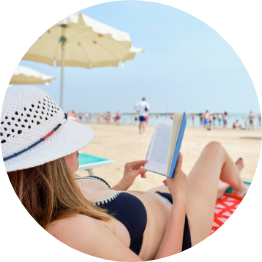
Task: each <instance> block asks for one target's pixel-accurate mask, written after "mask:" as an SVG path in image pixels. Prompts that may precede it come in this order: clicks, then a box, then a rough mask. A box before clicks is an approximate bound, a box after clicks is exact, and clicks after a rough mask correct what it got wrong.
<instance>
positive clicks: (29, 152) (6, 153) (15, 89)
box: [0, 86, 94, 172]
mask: <svg viewBox="0 0 262 262" xmlns="http://www.w3.org/2000/svg"><path fill="white" fill-rule="evenodd" d="M93 136H94V135H93V131H92V130H91V129H90V128H89V127H88V126H85V125H83V124H79V123H76V122H74V121H72V120H70V119H67V115H66V114H65V113H64V112H63V110H62V109H61V108H59V106H58V105H57V104H56V103H55V102H54V100H53V99H52V98H51V97H50V96H49V95H48V94H46V93H45V92H44V91H42V90H41V89H39V88H36V87H33V86H10V87H8V89H7V91H6V95H5V99H4V103H3V107H2V114H1V125H0V140H1V148H2V155H3V160H4V163H5V167H6V170H7V172H9V171H15V170H20V169H26V168H30V167H34V166H39V165H42V164H44V163H47V162H50V161H53V160H55V159H58V158H60V157H63V156H66V155H69V154H71V153H73V152H75V151H77V150H79V149H81V148H83V147H85V146H86V145H87V144H88V143H90V142H91V140H92V139H93Z"/></svg>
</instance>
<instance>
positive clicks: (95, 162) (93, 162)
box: [78, 153, 115, 176]
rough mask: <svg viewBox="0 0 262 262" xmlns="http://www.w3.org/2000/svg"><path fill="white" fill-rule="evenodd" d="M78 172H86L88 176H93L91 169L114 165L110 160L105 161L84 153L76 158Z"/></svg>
mask: <svg viewBox="0 0 262 262" xmlns="http://www.w3.org/2000/svg"><path fill="white" fill-rule="evenodd" d="M78 162H79V168H78V171H79V170H87V171H88V172H89V175H90V176H94V172H93V168H96V167H101V166H108V165H112V164H114V163H115V161H114V160H112V159H106V158H102V157H98V156H93V155H88V154H85V153H81V154H79V157H78Z"/></svg>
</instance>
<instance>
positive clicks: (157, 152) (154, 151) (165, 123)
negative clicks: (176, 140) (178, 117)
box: [144, 119, 172, 175]
mask: <svg viewBox="0 0 262 262" xmlns="http://www.w3.org/2000/svg"><path fill="white" fill-rule="evenodd" d="M171 133H172V121H171V120H166V119H163V120H159V121H158V122H157V124H156V125H155V129H154V133H153V136H152V139H151V144H150V146H149V150H148V154H147V157H146V159H147V160H148V163H147V164H145V166H144V168H145V169H147V170H149V171H152V172H155V173H158V174H162V175H165V174H166V169H167V162H168V151H169V146H170V141H171Z"/></svg>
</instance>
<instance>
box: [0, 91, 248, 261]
mask: <svg viewBox="0 0 262 262" xmlns="http://www.w3.org/2000/svg"><path fill="white" fill-rule="evenodd" d="M0 135H1V146H2V153H3V159H4V163H5V167H6V170H7V172H8V176H9V179H10V181H11V183H12V185H13V187H14V190H15V192H16V194H17V195H18V197H19V199H20V200H21V202H22V204H23V205H24V206H25V208H26V209H27V210H28V212H29V213H30V214H31V215H32V216H33V217H34V219H35V220H36V221H37V222H38V223H39V224H40V225H41V226H42V227H43V228H45V229H46V230H47V231H48V232H49V233H50V234H51V235H53V236H54V237H56V238H57V239H58V240H60V241H62V242H63V243H65V244H66V245H68V246H70V247H72V248H75V249H76V250H79V251H81V252H83V253H86V254H89V255H92V256H96V257H100V258H104V259H108V260H115V261H145V260H152V259H158V258H163V257H166V256H170V255H173V254H176V253H178V252H181V251H182V250H186V249H187V248H190V247H191V246H194V245H196V244H197V243H199V242H200V241H202V240H204V239H205V238H206V237H208V236H209V234H210V231H211V226H212V222H213V214H214V206H215V202H216V199H217V197H221V196H222V195H223V193H224V192H225V190H226V189H227V188H228V187H229V185H230V186H232V187H233V188H234V190H235V192H234V193H235V194H238V195H243V194H245V193H246V191H247V189H246V188H245V187H244V184H243V182H242V180H241V179H240V176H239V175H240V172H241V170H242V168H243V160H241V159H239V160H238V161H237V162H236V164H234V163H233V161H232V159H231V158H230V157H229V155H228V154H227V152H226V151H225V149H224V148H223V147H222V146H221V145H220V144H219V143H217V142H211V143H209V144H208V145H207V146H206V147H205V148H204V150H203V152H202V153H201V155H200V157H199V159H198V160H197V162H196V164H195V165H194V167H193V169H192V171H191V172H190V173H189V175H188V177H187V178H186V175H185V174H184V173H183V171H182V156H181V155H180V156H179V159H178V163H177V167H176V170H175V174H174V178H173V179H167V180H165V181H164V184H165V185H164V186H160V187H157V188H154V189H152V190H150V191H146V192H137V191H129V192H128V193H126V192H123V191H125V190H127V189H128V188H129V187H130V186H131V185H132V183H133V182H134V180H135V178H136V177H137V176H138V175H141V176H142V177H145V173H146V170H145V169H143V168H142V165H143V164H144V163H145V162H146V161H145V160H142V161H136V162H131V163H127V164H126V166H125V172H124V176H123V179H122V180H121V181H120V182H119V183H118V184H117V185H115V186H113V187H112V189H110V187H109V185H108V184H107V183H106V182H105V181H103V180H102V179H100V178H96V177H86V178H82V179H78V180H76V179H75V178H74V172H75V171H76V170H77V169H78V151H77V150H79V149H80V148H82V147H84V146H86V145H87V144H88V143H89V142H90V141H91V140H92V138H93V132H92V130H91V129H90V128H89V127H87V126H84V125H81V124H78V123H76V122H73V121H71V120H69V119H67V116H66V115H64V113H63V112H62V110H61V108H59V107H58V106H57V105H56V103H55V102H54V101H53V100H52V99H51V98H50V97H49V96H48V95H47V94H46V93H45V92H43V91H42V90H40V89H38V88H35V87H31V86H16V87H11V88H8V90H7V92H6V96H5V100H4V104H3V109H2V116H1V130H0ZM219 179H221V180H222V181H223V183H222V182H221V184H220V188H219V190H218V192H217V187H218V184H219ZM166 185H167V187H166ZM172 203H173V204H172Z"/></svg>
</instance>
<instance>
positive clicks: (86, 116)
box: [85, 113, 89, 122]
mask: <svg viewBox="0 0 262 262" xmlns="http://www.w3.org/2000/svg"><path fill="white" fill-rule="evenodd" d="M88 117H89V114H88V113H85V118H86V122H88Z"/></svg>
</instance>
